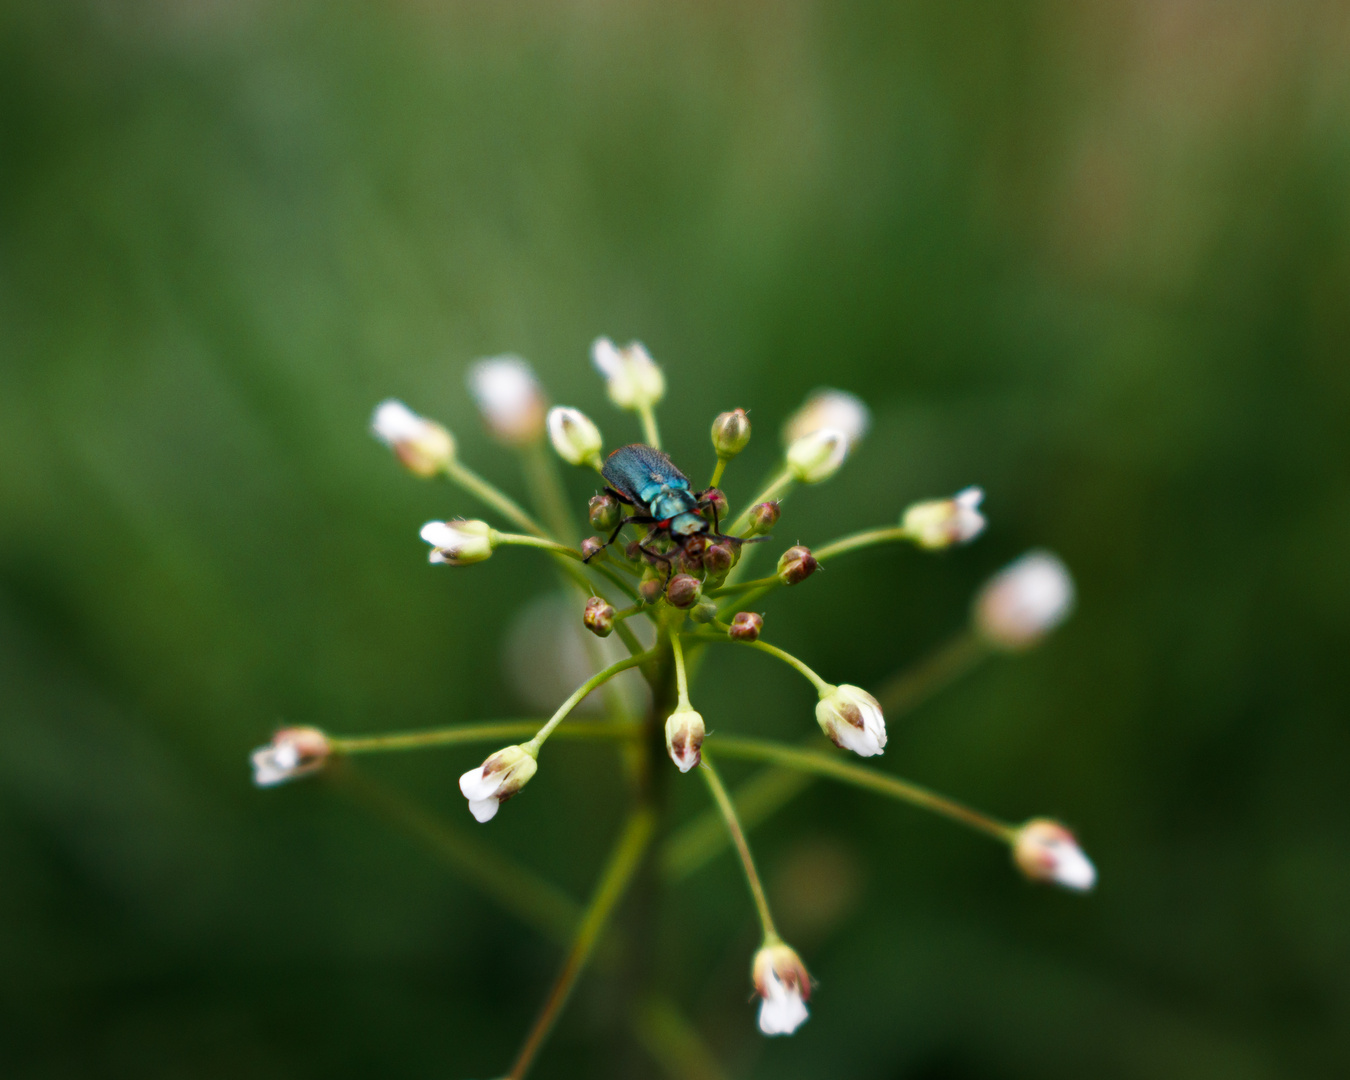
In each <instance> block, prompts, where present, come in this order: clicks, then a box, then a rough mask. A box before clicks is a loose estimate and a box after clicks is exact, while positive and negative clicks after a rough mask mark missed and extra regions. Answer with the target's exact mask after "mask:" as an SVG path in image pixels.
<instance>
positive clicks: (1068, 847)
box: [1013, 818, 1097, 892]
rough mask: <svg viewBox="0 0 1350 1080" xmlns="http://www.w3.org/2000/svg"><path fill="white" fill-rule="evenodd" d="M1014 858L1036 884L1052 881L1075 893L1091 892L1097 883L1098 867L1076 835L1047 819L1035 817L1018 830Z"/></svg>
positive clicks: (1023, 871) (1020, 868)
mask: <svg viewBox="0 0 1350 1080" xmlns="http://www.w3.org/2000/svg"><path fill="white" fill-rule="evenodd" d="M1013 859H1014V861H1015V862H1016V863H1017V867H1018V869H1019V870H1021V871H1022V873H1024V874H1026V876H1027V877H1029V878H1031V879H1032V880H1033V881H1049V882H1053V883H1054V884H1056V885H1062V886H1064V888H1066V889H1073V890H1074V891H1075V892H1088V891H1089V890H1090V889H1091V888H1092V887H1093V886H1094V885H1095V884H1097V868H1096V867H1095V866H1093V865H1092V862H1091V860H1090V859H1088V857H1087V856H1086V855H1084V854H1083V849H1082V848H1080V847H1079V846H1078V841H1077V840H1076V839H1074V835H1073V833H1071V832H1069V830H1068V829H1066V828H1065V827H1064V826H1063V825H1061V824H1060V823H1059V822H1057V821H1050V820H1049V819H1047V818H1034V819H1033V820H1031V821H1028V822H1027V823H1026V824H1025V825H1023V826H1022V827H1021V828H1020V829H1018V830H1017V839H1016V840H1015V841H1014V842H1013Z"/></svg>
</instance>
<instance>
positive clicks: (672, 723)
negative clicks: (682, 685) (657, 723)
mask: <svg viewBox="0 0 1350 1080" xmlns="http://www.w3.org/2000/svg"><path fill="white" fill-rule="evenodd" d="M705 733H706V729H705V728H704V726H703V717H702V716H700V715H699V714H698V713H697V712H695V711H694V710H693V709H687V708H681V709H676V710H675V711H674V712H673V713H671V714H670V716H669V717H667V718H666V750H667V751H668V752H669V753H670V760H671V761H673V762H675V765H676V766H677V767H678V768H679V770H680V772H682V773H685V772H688V771H689V770H690V769H692V768H693V767H694V766H695V765H697V764H698V763H699V762H700V761H701V760H703V754H702V747H703V736H704V734H705Z"/></svg>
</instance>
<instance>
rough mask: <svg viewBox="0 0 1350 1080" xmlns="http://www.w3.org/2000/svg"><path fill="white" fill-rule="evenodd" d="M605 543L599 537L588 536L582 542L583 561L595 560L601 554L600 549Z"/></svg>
mask: <svg viewBox="0 0 1350 1080" xmlns="http://www.w3.org/2000/svg"><path fill="white" fill-rule="evenodd" d="M602 547H604V543H603V542H602V541H601V539H600V538H599V537H598V536H588V537H586V539H585V540H583V541H582V542H581V557H582V558H583V559H593V558H594V557H595V556H596V555H599V554H600V549H601V548H602Z"/></svg>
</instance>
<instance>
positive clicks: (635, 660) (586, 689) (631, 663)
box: [521, 649, 658, 757]
mask: <svg viewBox="0 0 1350 1080" xmlns="http://www.w3.org/2000/svg"><path fill="white" fill-rule="evenodd" d="M657 651H658V650H656V649H652V650H651V651H650V652H645V653H639V654H638V655H636V656H627V657H624V659H622V660H616V661H615V662H614V663H612V664H610V665H609V667H607V668H605V669H604V670H603V671H598V672H596V673H595V674H594V675H592V676H591V677H590V678H589V679H587V680H586V681H585V682H584V683H582V684H581V685H580V686H578V687H577V688H576V689H575V690H573V691H572V695H571V697H569V698H568V699H567V700H566V701H564V702H563V703H562V704H561V705H559V706H558V711H557V712H555V713H554V714H553V715H552V716H551V717H550V718H549V721H548V723H546V724H545V725H544V726H543V727H541V728H540V729H539V730H538V731H537V732H536V733H535V736H534V738H533V739H531V740H530V741H529V742H526V743H521V749H522V750H524V751H525V752H526V753H527V754H529V755H531V756H532V757H538V756H539V749H540V747H542V746H543V745H544V740H545V739H547V738H548V737H549V736H550V735H552V734H553V729H554V728H556V727H557V726H558V725H559V724H561V723H562V722H563V720H564V719H566V717H567V714H568V713H570V712H571V711H572V710H573V709H575V708H576V707H577V705H578V704H579V703H580V702H581V699H582V698H584V697H585V696H586V695H587V694H589V693H590V692H591V691H592V690H594V689H595V688H596V687H597V686H600V685H602V684H603V683H607V682H609V680H610V679H612V678H614V676H615V675H618V674H619V673H620V672H623V671H627V670H628V669H629V668H633V667H637V666H638V665H639V664H645V663H646V662H647V661H648V660H653V659H655V658H656V655H657Z"/></svg>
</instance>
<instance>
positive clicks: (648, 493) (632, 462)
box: [588, 443, 768, 573]
mask: <svg viewBox="0 0 1350 1080" xmlns="http://www.w3.org/2000/svg"><path fill="white" fill-rule="evenodd" d="M600 474H601V475H602V476H603V477H604V478H605V479H606V480H608V481H609V487H607V488H606V489H605V490H606V491H607V492H608V493H609V494H611V495H613V496H614V497H615V498H616V499H618V500H619V501H620V502H621V503H624V504H626V505H628V506H632V507H633V508H634V509H636V510H637V511H638V512H637V513H636V514H632V515H630V516H628V517H626V518H623V519H622V520H620V522H619V524H618V525H616V526H615V527H614V531H613V532H612V533H610V535H609V539H608V540H606V541H605V545H604V546H605V547H608V546H609V545H610V544H612V543H614V541H615V539H616V538H617V537H618V535H619V533H620V531H621V530H622V529H623V527H624V526H625V525H648V526H650V527H651V531H650V532H649V533H648V534H647V536H646V537H645V538H644V540H643V541H642V542H641V543H640V544H639V545H638V550H639V551H641V552H642V553H643V555H645V556H646V557H647V558H649V559H651V560H652V561H654V562H661V563H664V564H665V567H666V570H667V572H668V573H669V572H673V570H674V567H675V557H674V555H672V554H671V552H672V551H678V552H679V553H680V557H681V560H682V561H683V562H684V563H685V564H687V565H691V566H694V565H697V563H698V560H699V556H701V555H702V552H703V549H704V547H706V546H707V541H708V540H709V539H713V540H730V541H731V542H732V543H735V544H755V543H759V542H760V541H761V540H767V539H768V537H755V538H754V539H753V540H752V539H748V538H745V537H739V536H724V535H723V534H722V533H721V532H720V531H719V529H720V527H721V525H720V522H719V521H718V516H717V505H718V499H717V494H715V493H717V489H716V488H707V489H705V490H703V491H692V490H690V486H689V478H688V477H687V476H685V475H684V473H682V472H680V470H679V469H677V468H676V467H675V463H674V462H673V461H671V460H670V458H669V457H667V456H666V455H665V454H663V453H662V452H661V451H660V450H657V449H656V448H655V447H652V446H647V445H645V444H643V443H632V444H631V445H629V446H621V447H619V448H618V449H617V450H615V451H614V452H613V453H612V454H610V455H609V457H608V458H606V459H605V464H604V466H603V467H602V468H601V470H600ZM718 494H720V493H718ZM705 511H711V512H712V521H711V522H709V521H708V519H707V518H706V517H704V513H705ZM660 541H667V543H666V545H665V546H666V550H665V551H659V550H657V549H656V548H654V547H651V546H649V545H650V544H652V543H654V542H660ZM588 558H589V557H588Z"/></svg>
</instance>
